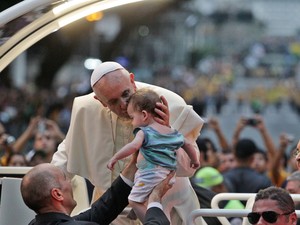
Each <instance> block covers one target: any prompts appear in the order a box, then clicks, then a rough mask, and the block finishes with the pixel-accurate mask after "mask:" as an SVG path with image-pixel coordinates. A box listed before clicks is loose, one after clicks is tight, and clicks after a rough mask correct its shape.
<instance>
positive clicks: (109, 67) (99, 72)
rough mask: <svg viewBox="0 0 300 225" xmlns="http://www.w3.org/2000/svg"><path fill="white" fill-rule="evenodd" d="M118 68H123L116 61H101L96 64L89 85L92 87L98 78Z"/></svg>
mask: <svg viewBox="0 0 300 225" xmlns="http://www.w3.org/2000/svg"><path fill="white" fill-rule="evenodd" d="M118 69H124V67H123V66H121V65H120V64H119V63H116V62H103V63H101V64H100V65H99V66H97V67H96V68H95V69H94V71H93V73H92V76H91V87H93V86H94V85H95V84H96V83H97V81H98V80H100V79H101V78H102V77H103V76H104V75H105V74H107V73H110V72H113V71H115V70H118Z"/></svg>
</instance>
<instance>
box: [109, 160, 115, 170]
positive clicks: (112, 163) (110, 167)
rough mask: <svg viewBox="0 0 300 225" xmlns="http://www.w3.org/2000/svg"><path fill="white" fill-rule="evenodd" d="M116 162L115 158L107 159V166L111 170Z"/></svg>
mask: <svg viewBox="0 0 300 225" xmlns="http://www.w3.org/2000/svg"><path fill="white" fill-rule="evenodd" d="M116 162H117V161H116V160H112V159H111V160H109V162H108V163H107V168H108V169H110V170H113V169H114V166H115V164H116Z"/></svg>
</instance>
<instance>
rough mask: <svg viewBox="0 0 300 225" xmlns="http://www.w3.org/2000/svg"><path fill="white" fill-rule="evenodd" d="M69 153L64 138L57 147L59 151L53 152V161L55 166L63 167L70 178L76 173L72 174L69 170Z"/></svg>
mask: <svg viewBox="0 0 300 225" xmlns="http://www.w3.org/2000/svg"><path fill="white" fill-rule="evenodd" d="M67 162H68V154H67V152H66V144H65V140H63V141H62V142H61V143H60V144H59V145H58V147H57V151H56V152H55V153H54V154H53V157H52V161H51V163H52V164H54V165H55V166H57V167H59V168H61V169H62V170H63V171H64V173H65V174H66V176H67V177H68V178H70V179H72V178H73V177H74V174H71V173H69V172H68V170H67Z"/></svg>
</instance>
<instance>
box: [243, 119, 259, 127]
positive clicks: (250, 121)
mask: <svg viewBox="0 0 300 225" xmlns="http://www.w3.org/2000/svg"><path fill="white" fill-rule="evenodd" d="M258 123H259V121H258V120H257V119H255V118H249V119H247V121H246V124H247V125H249V126H256V125H257V124H258Z"/></svg>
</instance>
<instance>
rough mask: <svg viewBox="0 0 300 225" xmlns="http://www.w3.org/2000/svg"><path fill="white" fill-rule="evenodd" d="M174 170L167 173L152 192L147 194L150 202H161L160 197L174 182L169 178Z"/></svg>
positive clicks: (173, 173)
mask: <svg viewBox="0 0 300 225" xmlns="http://www.w3.org/2000/svg"><path fill="white" fill-rule="evenodd" d="M174 175H175V171H172V172H170V173H169V175H168V176H167V177H166V179H164V180H163V181H162V182H161V183H160V184H158V185H157V186H156V187H155V188H154V189H153V191H152V193H151V194H150V196H149V201H148V203H150V202H161V199H162V197H163V196H164V195H165V193H166V192H167V191H168V190H169V189H171V187H172V186H173V184H174V182H172V181H171V179H172V178H173V177H174Z"/></svg>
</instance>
